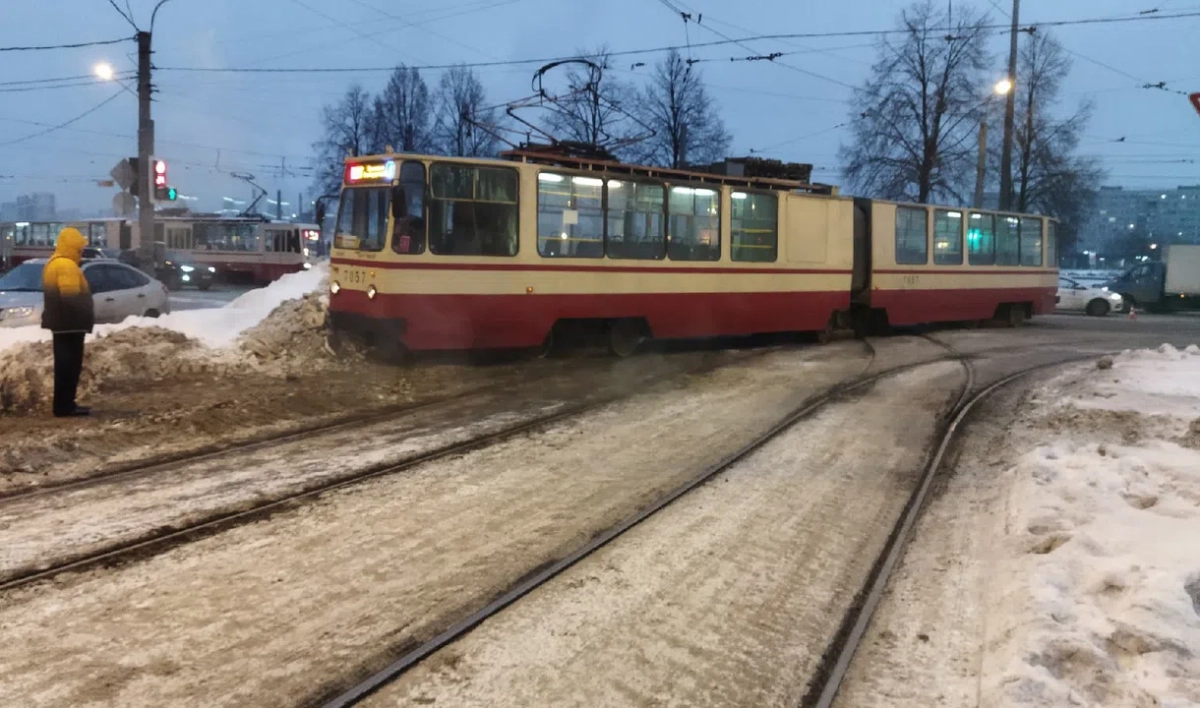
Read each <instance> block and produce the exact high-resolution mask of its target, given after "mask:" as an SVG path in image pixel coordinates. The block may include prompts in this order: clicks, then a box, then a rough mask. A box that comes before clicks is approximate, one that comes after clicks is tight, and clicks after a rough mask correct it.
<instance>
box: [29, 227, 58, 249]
mask: <svg viewBox="0 0 1200 708" xmlns="http://www.w3.org/2000/svg"><path fill="white" fill-rule="evenodd" d="M29 229H30V230H29V233H30V238H29V245H31V246H53V245H54V240H53V237H51V235H50V224H30V225H29Z"/></svg>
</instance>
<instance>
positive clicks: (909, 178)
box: [839, 0, 990, 203]
mask: <svg viewBox="0 0 1200 708" xmlns="http://www.w3.org/2000/svg"><path fill="white" fill-rule="evenodd" d="M940 7H941V6H940V4H939V5H938V6H937V7H935V6H934V4H933V3H932V2H931V1H930V0H922V1H921V2H918V3H916V4H914V5H912V6H910V7H909V8H908V9H906V10H904V11H903V12H902V13H901V15H900V22H899V25H900V28H901V29H902V30H903V34H900V35H899V38H898V39H892V38H891V37H885V38H883V39H881V40H880V45H879V59H878V61H876V62H875V65H874V66H873V67H872V75H871V77H870V78H869V79H867V82H866V83H865V85H863V86H862V88H860V89H858V90H857V91H856V92H855V95H854V117H853V119H852V124H853V127H852V129H851V135H852V137H851V141H850V143H849V144H848V145H843V146H842V147H841V149H840V150H839V153H840V155H839V157H840V159H841V161H842V164H843V172H844V175H845V177H846V180H847V181H848V182H849V183H850V185H851V186H852V187H853V188H854V189H855V190H856V191H858V192H860V193H862V194H867V195H872V196H875V197H879V198H883V199H896V200H908V201H916V202H920V203H927V202H930V201H933V200H947V199H949V200H953V201H955V202H959V203H961V202H963V200H964V192H966V191H967V190H966V189H965V187H966V186H967V185H970V184H972V180H973V179H974V175H975V169H974V168H975V166H976V164H977V159H978V142H977V136H978V134H977V132H976V130H977V128H978V125H979V121H980V119H981V118H982V117H983V114H984V98H983V97H984V95H985V94H986V92H987V91H988V90H989V88H990V86H989V84H988V82H987V81H986V77H987V73H986V72H987V70H988V66H989V63H990V56H989V54H988V51H987V37H986V35H985V33H984V30H983V25H984V23H985V22H986V19H987V18H986V16H983V15H979V14H977V13H975V12H972V11H971V10H969V9H966V8H962V7H956V8H955V12H954V16H953V18H951V17H949V16H948V13H947V12H946V11H943V10H941V9H940ZM947 27H949V28H950V29H949V31H947Z"/></svg>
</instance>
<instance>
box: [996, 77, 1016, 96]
mask: <svg viewBox="0 0 1200 708" xmlns="http://www.w3.org/2000/svg"><path fill="white" fill-rule="evenodd" d="M1012 88H1013V83H1012V81H1011V80H1009V79H1000V80H999V81H997V82H996V93H997V94H999V95H1001V96H1004V95H1006V94H1007V93H1008V92H1009V91H1012Z"/></svg>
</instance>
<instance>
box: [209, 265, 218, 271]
mask: <svg viewBox="0 0 1200 708" xmlns="http://www.w3.org/2000/svg"><path fill="white" fill-rule="evenodd" d="M208 272H209V273H216V272H217V269H216V268H214V267H213V266H209V267H208Z"/></svg>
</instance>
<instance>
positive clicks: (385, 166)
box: [346, 160, 396, 184]
mask: <svg viewBox="0 0 1200 708" xmlns="http://www.w3.org/2000/svg"><path fill="white" fill-rule="evenodd" d="M395 178H396V161H395V160H387V161H385V162H357V163H353V164H349V165H346V184H378V183H389V184H390V183H391V181H392V180H394V179H395Z"/></svg>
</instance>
